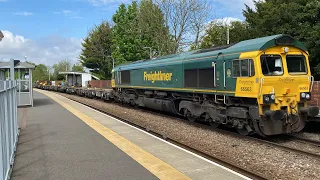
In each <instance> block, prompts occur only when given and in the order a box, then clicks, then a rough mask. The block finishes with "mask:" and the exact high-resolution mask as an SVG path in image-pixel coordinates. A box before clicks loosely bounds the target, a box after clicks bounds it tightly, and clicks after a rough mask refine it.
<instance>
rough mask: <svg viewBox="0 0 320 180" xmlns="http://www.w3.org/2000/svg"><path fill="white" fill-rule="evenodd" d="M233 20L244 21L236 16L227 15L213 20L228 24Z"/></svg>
mask: <svg viewBox="0 0 320 180" xmlns="http://www.w3.org/2000/svg"><path fill="white" fill-rule="evenodd" d="M233 21H242V20H241V19H239V18H234V17H225V18H218V19H214V20H213V22H216V23H219V24H226V25H230V24H231V22H233Z"/></svg>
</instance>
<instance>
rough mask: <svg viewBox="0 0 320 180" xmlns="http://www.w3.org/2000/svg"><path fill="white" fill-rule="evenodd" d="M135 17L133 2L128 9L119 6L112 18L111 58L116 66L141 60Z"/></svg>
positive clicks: (134, 4) (139, 40) (136, 8)
mask: <svg viewBox="0 0 320 180" xmlns="http://www.w3.org/2000/svg"><path fill="white" fill-rule="evenodd" d="M137 15H138V4H137V2H136V1H134V2H132V4H130V5H129V6H128V7H126V6H125V5H124V4H121V5H120V6H119V8H118V10H117V12H116V13H115V14H114V15H113V16H112V20H113V22H114V26H113V28H112V31H113V39H112V43H113V45H112V50H113V51H112V56H113V57H114V58H115V59H116V64H121V63H123V62H126V61H137V60H139V59H142V55H141V52H142V50H141V46H140V44H141V39H140V37H139V28H138V19H137Z"/></svg>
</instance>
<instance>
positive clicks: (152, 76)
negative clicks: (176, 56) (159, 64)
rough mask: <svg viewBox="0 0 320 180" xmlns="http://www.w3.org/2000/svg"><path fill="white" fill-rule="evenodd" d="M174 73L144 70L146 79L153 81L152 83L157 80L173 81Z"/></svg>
mask: <svg viewBox="0 0 320 180" xmlns="http://www.w3.org/2000/svg"><path fill="white" fill-rule="evenodd" d="M171 77H172V73H163V72H161V71H158V72H157V71H155V72H152V71H150V73H148V72H146V71H145V72H144V73H143V78H144V80H145V81H151V82H152V83H154V82H156V81H171Z"/></svg>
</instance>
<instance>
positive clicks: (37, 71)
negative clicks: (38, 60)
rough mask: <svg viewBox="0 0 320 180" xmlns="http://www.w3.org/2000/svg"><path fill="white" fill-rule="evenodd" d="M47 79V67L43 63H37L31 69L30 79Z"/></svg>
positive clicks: (34, 80)
mask: <svg viewBox="0 0 320 180" xmlns="http://www.w3.org/2000/svg"><path fill="white" fill-rule="evenodd" d="M48 79H49V72H48V67H47V66H46V65H44V64H38V65H36V67H35V68H34V70H33V71H32V81H33V82H36V81H44V80H48Z"/></svg>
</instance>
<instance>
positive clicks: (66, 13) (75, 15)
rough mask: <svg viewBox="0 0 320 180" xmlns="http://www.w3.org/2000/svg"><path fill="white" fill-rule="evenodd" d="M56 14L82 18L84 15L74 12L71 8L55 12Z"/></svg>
mask: <svg viewBox="0 0 320 180" xmlns="http://www.w3.org/2000/svg"><path fill="white" fill-rule="evenodd" d="M53 13H54V14H62V15H63V16H66V17H69V18H70V19H81V18H82V17H81V16H79V15H78V14H79V13H78V12H73V11H71V10H62V11H56V12H53Z"/></svg>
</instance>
